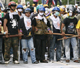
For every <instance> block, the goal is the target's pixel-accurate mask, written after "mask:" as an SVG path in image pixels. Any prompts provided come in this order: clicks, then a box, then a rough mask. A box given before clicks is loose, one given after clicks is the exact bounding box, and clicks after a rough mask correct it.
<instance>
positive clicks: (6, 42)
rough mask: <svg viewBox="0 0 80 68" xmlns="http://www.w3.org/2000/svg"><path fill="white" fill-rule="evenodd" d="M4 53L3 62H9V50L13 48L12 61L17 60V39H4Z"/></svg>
mask: <svg viewBox="0 0 80 68" xmlns="http://www.w3.org/2000/svg"><path fill="white" fill-rule="evenodd" d="M4 45H5V51H4V60H5V61H9V59H10V49H11V47H12V48H13V55H14V56H13V61H15V60H18V45H19V40H18V37H13V38H5V39H4Z"/></svg>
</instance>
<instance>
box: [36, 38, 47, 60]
mask: <svg viewBox="0 0 80 68" xmlns="http://www.w3.org/2000/svg"><path fill="white" fill-rule="evenodd" d="M45 47H46V39H35V48H36V60H40V61H43V60H45V56H44V55H45Z"/></svg>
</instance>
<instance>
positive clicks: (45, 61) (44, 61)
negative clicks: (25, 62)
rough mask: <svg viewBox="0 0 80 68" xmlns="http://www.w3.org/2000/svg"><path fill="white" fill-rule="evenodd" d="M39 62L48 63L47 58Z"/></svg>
mask: <svg viewBox="0 0 80 68" xmlns="http://www.w3.org/2000/svg"><path fill="white" fill-rule="evenodd" d="M40 62H41V63H48V61H47V60H42V61H40Z"/></svg>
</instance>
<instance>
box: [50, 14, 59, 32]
mask: <svg viewBox="0 0 80 68" xmlns="http://www.w3.org/2000/svg"><path fill="white" fill-rule="evenodd" d="M50 19H51V20H52V22H53V23H52V25H53V32H54V33H60V18H59V17H57V18H55V17H54V16H53V15H51V16H50Z"/></svg>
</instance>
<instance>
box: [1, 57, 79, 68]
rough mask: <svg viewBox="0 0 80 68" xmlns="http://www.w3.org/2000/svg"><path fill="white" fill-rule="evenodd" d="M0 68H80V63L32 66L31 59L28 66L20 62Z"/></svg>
mask: <svg viewBox="0 0 80 68" xmlns="http://www.w3.org/2000/svg"><path fill="white" fill-rule="evenodd" d="M0 68H80V63H74V62H73V61H70V63H66V62H65V61H63V62H56V61H54V63H51V62H49V63H39V64H32V63H31V59H30V58H29V59H28V64H24V63H23V61H20V64H13V63H12V62H10V63H9V64H0Z"/></svg>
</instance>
